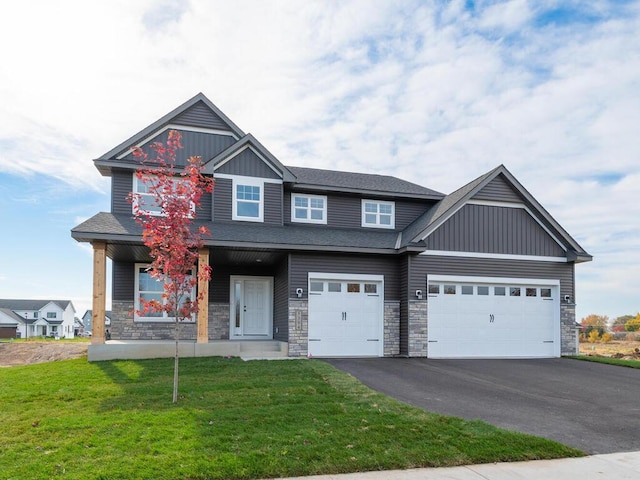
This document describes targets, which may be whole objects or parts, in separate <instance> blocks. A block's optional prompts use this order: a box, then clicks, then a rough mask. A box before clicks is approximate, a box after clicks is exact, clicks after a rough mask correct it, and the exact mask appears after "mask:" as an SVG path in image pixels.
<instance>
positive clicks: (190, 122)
mask: <svg viewBox="0 0 640 480" xmlns="http://www.w3.org/2000/svg"><path fill="white" fill-rule="evenodd" d="M171 123H175V124H176V125H187V126H190V127H202V128H211V129H214V130H229V131H230V130H231V128H229V125H227V124H226V123H225V121H224V120H222V118H220V117H219V116H218V115H217V114H216V113H214V112H212V111H211V109H210V108H209V107H207V106H206V105H205V104H204V103H203V102H198V103H196V104H195V105H193V106H192V107H190V108H189V109H187V110H186V111H184V112H182V113H181V114H180V115H178V116H177V117H175V118H174V119H173V120H172V121H171Z"/></svg>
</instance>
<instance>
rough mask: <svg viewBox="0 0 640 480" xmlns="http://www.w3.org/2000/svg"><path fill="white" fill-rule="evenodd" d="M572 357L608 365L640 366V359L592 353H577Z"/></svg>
mask: <svg viewBox="0 0 640 480" xmlns="http://www.w3.org/2000/svg"><path fill="white" fill-rule="evenodd" d="M570 358H574V359H576V360H584V361H586V362H596V363H606V364H607V365H617V366H619V367H629V368H640V361H638V360H627V359H625V358H611V357H598V356H591V355H576V356H573V357H570Z"/></svg>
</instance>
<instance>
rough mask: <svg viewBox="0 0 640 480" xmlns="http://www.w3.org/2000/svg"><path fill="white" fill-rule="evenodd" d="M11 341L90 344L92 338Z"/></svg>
mask: <svg viewBox="0 0 640 480" xmlns="http://www.w3.org/2000/svg"><path fill="white" fill-rule="evenodd" d="M9 341H10V342H16V343H31V342H37V343H41V342H51V343H90V342H91V338H87V337H74V338H60V340H56V339H55V338H51V337H42V336H35V337H29V338H11V339H9Z"/></svg>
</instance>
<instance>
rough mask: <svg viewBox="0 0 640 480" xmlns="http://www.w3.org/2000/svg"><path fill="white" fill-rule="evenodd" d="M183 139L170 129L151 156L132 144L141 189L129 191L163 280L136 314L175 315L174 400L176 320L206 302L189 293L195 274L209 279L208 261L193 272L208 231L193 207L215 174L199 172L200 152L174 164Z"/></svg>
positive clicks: (152, 271)
mask: <svg viewBox="0 0 640 480" xmlns="http://www.w3.org/2000/svg"><path fill="white" fill-rule="evenodd" d="M181 140H182V136H181V135H180V132H178V131H176V130H171V131H169V136H168V139H167V142H166V144H163V143H160V142H156V143H153V144H152V145H151V146H150V151H151V152H153V155H150V154H149V153H148V152H145V151H143V150H142V149H141V148H139V147H135V148H133V155H134V156H135V157H137V158H139V159H140V161H141V165H142V167H141V168H140V169H139V170H138V171H137V172H136V176H137V179H138V185H139V186H141V187H142V188H139V189H138V190H139V191H138V192H132V193H131V194H130V195H129V201H130V202H131V203H132V205H133V213H134V216H135V218H136V221H137V222H138V224H139V225H141V226H142V229H143V230H142V241H143V243H144V244H145V245H146V246H147V247H148V248H149V255H150V256H151V258H152V259H153V261H152V262H151V265H150V266H149V268H148V273H149V275H150V276H151V278H153V279H155V280H156V281H159V282H162V284H163V293H162V297H161V299H160V300H159V299H157V298H156V299H143V298H140V309H139V310H138V311H137V312H136V313H137V314H138V315H148V314H149V313H156V314H157V313H161V314H163V315H164V314H166V315H167V316H168V317H171V318H174V320H175V333H174V335H175V343H176V347H175V362H174V378H173V402H174V403H175V402H177V400H178V358H179V357H178V344H179V340H180V323H181V322H183V321H185V320H187V319H192V318H193V316H194V315H195V314H196V313H197V312H198V303H199V302H201V301H205V302H206V301H207V299H206V298H203V293H202V292H200V293H199V294H198V295H197V296H196V297H195V298H194V297H193V292H194V291H195V289H196V286H197V284H198V279H201V280H204V281H209V279H210V278H211V268H210V267H209V266H208V265H207V266H205V267H204V268H201V269H200V270H199V271H198V272H197V275H194V274H193V272H194V271H195V269H196V265H197V261H198V250H199V249H200V248H201V247H202V245H203V236H205V235H209V230H208V228H207V227H205V226H200V227H199V228H196V225H195V211H196V208H197V207H198V206H200V201H201V198H202V195H204V194H205V193H211V192H212V191H213V179H212V178H210V177H205V176H204V175H203V174H202V169H203V165H202V159H201V158H200V157H195V156H194V157H190V158H189V159H187V161H186V164H185V165H184V166H177V165H176V152H177V151H178V150H179V149H181V148H182V143H181ZM141 190H142V191H144V193H141Z"/></svg>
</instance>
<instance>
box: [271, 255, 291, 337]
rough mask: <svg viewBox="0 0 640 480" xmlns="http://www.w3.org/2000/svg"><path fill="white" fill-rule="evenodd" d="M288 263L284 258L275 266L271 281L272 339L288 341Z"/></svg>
mask: <svg viewBox="0 0 640 480" xmlns="http://www.w3.org/2000/svg"><path fill="white" fill-rule="evenodd" d="M288 292H289V262H288V258H285V260H284V261H283V262H281V263H280V264H279V265H277V266H276V272H275V278H274V281H273V338H274V339H275V340H280V341H281V342H286V341H288V340H289V296H288V295H287V293H288Z"/></svg>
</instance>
